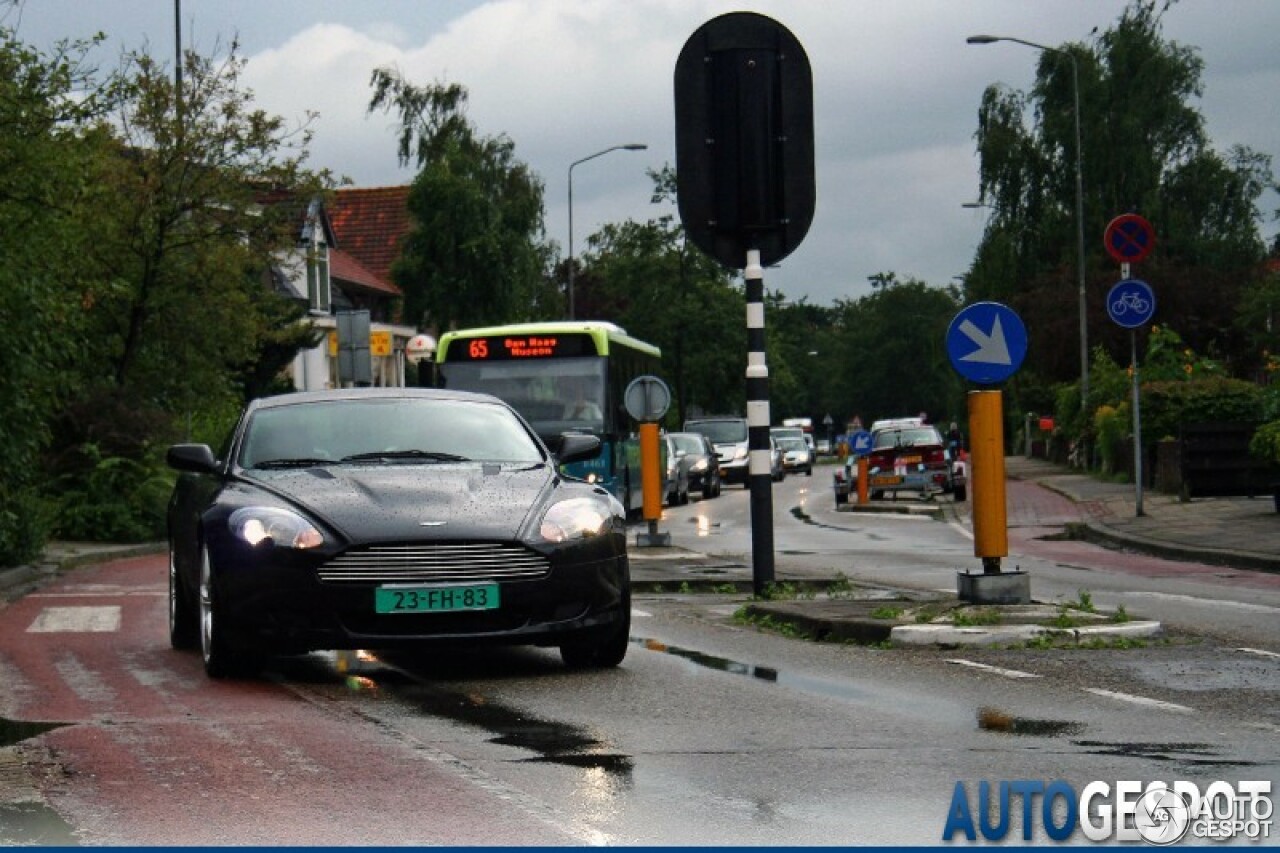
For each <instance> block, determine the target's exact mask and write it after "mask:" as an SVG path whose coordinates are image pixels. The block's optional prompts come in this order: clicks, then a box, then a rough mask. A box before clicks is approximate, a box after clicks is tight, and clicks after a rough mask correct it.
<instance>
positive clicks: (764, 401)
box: [743, 249, 774, 596]
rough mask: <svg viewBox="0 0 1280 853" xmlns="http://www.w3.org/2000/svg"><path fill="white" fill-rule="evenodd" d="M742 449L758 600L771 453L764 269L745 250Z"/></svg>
mask: <svg viewBox="0 0 1280 853" xmlns="http://www.w3.org/2000/svg"><path fill="white" fill-rule="evenodd" d="M743 281H744V283H745V285H746V295H747V449H748V450H749V451H750V454H751V455H750V458H749V460H748V462H749V466H748V469H747V470H748V476H749V477H750V480H749V483H750V486H751V556H752V562H751V578H752V589H753V591H754V592H755V594H756V595H758V596H763V595H764V594H765V593H766V592H768V586H769V585H770V584H772V583H773V577H774V575H773V452H772V449H771V448H770V446H769V424H770V421H771V419H770V415H769V365H768V364H767V363H766V361H765V338H764V267H763V266H762V265H761V264H760V251H759V250H758V249H748V250H747V265H746V267H744V268H743Z"/></svg>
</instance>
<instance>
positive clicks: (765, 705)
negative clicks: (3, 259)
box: [0, 470, 1280, 845]
mask: <svg viewBox="0 0 1280 853" xmlns="http://www.w3.org/2000/svg"><path fill="white" fill-rule="evenodd" d="M826 485H827V481H826V479H825V478H824V477H823V476H822V473H821V470H820V471H819V473H815V475H814V477H812V478H803V477H789V478H788V479H787V481H786V482H784V483H783V484H780V486H779V488H778V489H777V491H776V493H775V494H776V495H777V496H778V498H779V500H778V501H777V502H776V503H775V517H776V518H777V519H778V526H777V529H776V531H775V533H776V544H777V548H778V555H779V556H778V562H779V566H780V567H782V568H783V569H784V570H788V571H789V570H791V569H790V567H793V566H801V565H803V566H808V567H810V568H811V569H813V570H814V571H822V572H829V571H831V570H837V571H841V572H843V573H845V574H846V575H849V576H851V577H854V578H863V579H868V580H876V581H879V582H884V581H886V580H887V579H890V580H896V581H898V582H901V583H907V584H910V585H915V586H918V587H920V588H924V589H928V588H948V587H952V584H953V582H954V581H953V579H954V573H955V571H956V570H957V568H959V567H962V566H963V565H964V563H965V561H967V560H972V546H971V543H970V542H969V541H968V540H967V538H966V537H965V535H964V533H963V530H962V525H960V526H953V525H951V524H949V523H947V522H945V521H936V520H916V519H901V518H893V519H890V518H878V519H871V518H867V519H862V518H858V519H851V518H846V517H844V516H845V514H840V516H835V515H834V513H832V517H831V518H827V516H826V515H825V514H824V513H825V511H824V510H821V509H820V508H819V506H818V502H819V501H820V500H821V501H825V500H826V499H827V498H828V497H829V496H828V495H827V494H826V492H825V487H826ZM804 501H812V503H811V504H810V505H809V509H808V510H806V511H802V512H799V513H793V512H792V509H794V508H795V507H798V506H804V505H805V504H804ZM712 509H714V514H713V513H712V512H711V511H712ZM713 516H714V517H713ZM805 516H807V520H806V518H805ZM698 517H702V518H704V519H705V521H703V522H701V523H699V522H697V521H693V520H690V519H696V518H698ZM793 521H794V525H793V524H792V522H793ZM663 523H664V524H666V525H669V526H670V527H671V528H672V530H673V532H674V531H676V530H678V531H680V532H679V533H678V534H677V535H678V536H679V537H680V538H681V539H688V540H689V542H690V543H691V544H690V547H692V546H693V545H697V544H698V543H699V542H701V543H703V544H701V545H699V546H698V547H702V548H704V549H705V550H708V551H714V553H716V554H717V555H718V559H720V560H723V561H724V562H726V563H728V562H733V561H738V562H741V561H743V560H745V561H746V562H747V564H749V562H750V547H749V543H750V529H749V523H747V522H746V501H745V499H744V496H743V495H742V494H740V493H739V494H734V493H732V492H730V491H726V492H725V494H724V496H722V497H721V498H719V499H717V500H715V501H710V502H708V504H707V506H705V507H701V508H700V507H699V504H698V502H697V501H695V502H694V503H692V504H690V505H689V506H687V507H681V508H676V509H674V510H672V511H671V512H670V513H669V516H668V518H667V519H665V520H664V522H663ZM841 525H845V527H841ZM700 530H702V531H703V535H700V533H699V531H700ZM851 531H852V532H851ZM707 543H716V544H714V545H709V544H707ZM1055 547H1056V545H1055ZM1080 554H1086V552H1080ZM1075 556H1080V555H1079V554H1076V555H1075ZM1086 556H1087V554H1086ZM1036 559H1043V560H1044V562H1045V563H1046V564H1048V563H1056V561H1055V560H1052V559H1050V558H1036ZM958 564H959V565H958ZM1087 568H1088V570H1089V571H1090V572H1093V573H1098V574H1099V575H1106V576H1108V577H1111V576H1112V575H1115V574H1118V575H1119V576H1120V577H1121V578H1123V579H1124V580H1125V584H1121V585H1123V586H1132V585H1133V584H1136V583H1157V582H1159V583H1164V582H1168V581H1170V579H1168V578H1165V579H1160V578H1152V577H1148V576H1146V575H1144V574H1142V573H1140V572H1131V573H1126V572H1123V571H1120V570H1119V569H1116V570H1114V571H1107V570H1105V569H1097V568H1092V567H1087ZM1063 571H1065V572H1067V573H1068V574H1067V575H1066V576H1065V577H1066V578H1067V580H1061V581H1054V582H1055V583H1059V584H1061V585H1062V587H1063V588H1064V589H1068V590H1070V591H1071V592H1072V593H1073V594H1074V588H1073V587H1070V585H1069V580H1070V578H1071V577H1072V576H1071V574H1070V572H1073V571H1076V569H1071V568H1065V569H1063ZM1046 573H1047V570H1046ZM1175 580H1176V579H1175ZM163 582H164V563H163V558H162V557H160V558H143V559H139V560H133V561H123V562H120V563H115V564H109V565H106V566H102V567H95V568H93V569H89V570H82V571H77V572H74V573H71V574H69V575H66V576H64V577H63V578H61V579H59V581H58V582H57V584H56V585H54V586H52V587H49V588H46V589H43V590H41V591H40V592H39V593H38V594H35V595H31V596H28V597H26V598H24V599H22V600H20V601H18V602H15V603H13V604H11V605H9V606H8V607H7V608H4V609H0V676H2V677H0V716H3V717H4V718H5V719H6V720H8V721H10V722H9V723H8V724H4V725H0V740H2V742H0V841H4V842H6V843H20V842H26V841H30V840H31V839H32V838H37V837H39V838H42V839H43V843H85V844H104V843H110V844H117V843H149V844H192V843H221V844H240V843H272V844H296V843H304V844H317V843H327V844H344V843H355V844H391V843H418V844H423V843H432V844H471V843H479V844H556V845H595V844H627V845H630V844H655V845H671V844H742V845H746V844H751V845H783V844H822V845H830V844H838V845H845V844H849V845H852V844H935V843H938V842H939V841H940V840H941V832H942V828H943V826H944V824H945V820H946V816H947V810H948V806H949V804H950V802H951V796H952V793H953V790H954V788H955V785H956V783H957V782H964V783H966V785H968V787H969V788H970V789H973V788H976V786H977V783H978V782H979V781H980V780H991V781H997V780H1002V779H1042V780H1052V779H1063V780H1066V781H1067V782H1068V783H1069V784H1071V785H1072V786H1074V788H1075V790H1076V791H1079V790H1080V789H1081V788H1082V787H1083V786H1084V784H1086V783H1087V782H1089V781H1094V780H1111V781H1115V780H1121V779H1141V780H1151V779H1165V780H1175V779H1179V780H1190V781H1194V782H1196V783H1197V784H1200V785H1201V786H1202V787H1203V786H1205V785H1207V784H1208V783H1209V782H1210V781H1214V780H1218V779H1224V780H1240V779H1264V780H1270V781H1271V782H1272V784H1273V785H1277V784H1278V783H1280V746H1277V744H1280V738H1277V737H1276V735H1277V733H1280V701H1277V700H1280V657H1275V656H1269V655H1268V654H1266V652H1267V651H1271V653H1272V655H1274V654H1275V652H1276V651H1280V650H1278V649H1276V648H1275V647H1274V646H1272V647H1269V648H1257V649H1254V650H1253V651H1242V650H1241V648H1242V645H1240V644H1233V643H1231V642H1226V641H1224V640H1223V639H1221V638H1218V637H1213V636H1205V635H1202V634H1199V633H1195V632H1186V631H1181V630H1177V631H1174V632H1171V634H1170V636H1169V638H1168V639H1167V640H1165V641H1163V642H1160V643H1157V644H1152V645H1148V646H1144V647H1141V648H1115V649H1093V650H1081V649H1071V650H1062V649H1057V650H1054V649H1048V650H1045V649H1016V650H1011V649H989V650H983V649H963V650H959V649H952V650H943V649H918V650H889V649H877V648H867V647H861V646H852V645H835V644H816V643H812V642H809V641H806V640H802V639H796V638H791V637H787V636H784V635H781V634H779V633H776V632H772V631H768V630H760V629H759V628H757V627H753V626H749V625H745V624H742V623H740V622H738V621H736V620H735V618H734V613H735V611H736V610H737V608H738V607H739V606H740V605H741V604H742V603H743V601H744V600H745V596H744V595H742V594H735V595H730V594H714V593H701V594H682V593H680V592H677V591H671V592H667V593H662V594H645V595H640V596H637V598H636V600H635V606H634V610H635V612H634V620H633V631H632V634H633V643H632V647H631V650H630V652H629V654H628V657H627V659H626V661H625V662H624V664H623V666H622V667H621V668H619V669H617V670H613V671H608V672H599V673H571V672H567V671H566V670H564V668H563V667H562V666H561V664H560V662H559V658H558V655H556V654H554V653H553V652H551V651H548V650H538V649H512V650H495V651H488V652H484V653H475V654H466V655H458V654H450V655H379V654H376V653H374V654H372V655H363V656H356V655H351V654H342V655H338V654H324V653H320V654H313V655H309V656H306V657H301V658H286V659H281V660H279V661H276V662H274V663H273V665H272V666H271V668H270V669H269V670H268V672H267V673H266V675H265V677H264V678H262V679H259V680H255V681H251V682H227V683H214V682H209V681H207V680H206V679H204V677H203V675H202V674H201V672H200V670H199V662H198V660H197V659H196V658H195V657H194V656H193V655H190V654H185V653H179V652H174V651H172V650H171V649H169V648H168V646H167V642H166V637H165V633H164V597H163ZM1046 582H1048V581H1047V579H1046ZM1179 582H1183V583H1189V584H1207V583H1210V582H1209V581H1207V580H1206V579H1204V578H1199V579H1197V578H1195V577H1194V576H1193V577H1191V578H1189V579H1181V580H1180V581H1179ZM1216 582H1217V584H1218V586H1220V587H1221V588H1222V589H1224V590H1225V592H1224V593H1223V594H1224V595H1231V596H1237V597H1241V596H1243V595H1245V594H1244V593H1239V589H1240V588H1241V587H1240V584H1241V583H1242V582H1243V581H1239V580H1236V581H1233V580H1232V579H1229V578H1228V579H1216ZM1117 583H1118V584H1119V582H1118V581H1117ZM952 588H953V587H952ZM1098 589H1099V590H1102V589H1103V588H1102V587H1101V586H1098ZM1100 594H1105V595H1112V594H1116V595H1119V594H1120V592H1115V593H1112V592H1110V591H1105V592H1101V593H1100ZM1248 594H1249V595H1252V596H1253V597H1254V603H1259V602H1264V601H1270V599H1268V598H1266V596H1269V595H1271V593H1270V592H1268V591H1267V589H1266V588H1262V589H1261V592H1258V591H1254V592H1252V593H1248ZM1245 603H1248V602H1245ZM68 605H74V606H84V607H118V608H120V613H121V619H120V624H119V626H118V629H117V630H115V631H103V632H99V633H94V634H91V635H89V634H76V635H56V634H38V633H37V634H33V633H31V632H30V631H29V630H28V628H29V626H30V625H32V624H33V623H34V620H35V619H36V618H37V617H38V615H39V613H40V612H41V611H42V610H44V609H46V608H49V607H55V606H68ZM1259 606H1269V605H1268V604H1265V603H1261V604H1259ZM1199 612H1200V611H1199V610H1194V611H1193V615H1194V614H1198V613H1199ZM1195 618H1197V619H1199V618H1202V617H1201V616H1195ZM1260 645H1261V644H1260ZM10 756H17V757H18V758H20V759H21V762H22V764H21V773H19V772H18V771H13V770H12V769H10V772H8V773H6V772H5V768H6V767H9V768H12V767H13V761H12V759H11V758H10ZM40 833H45V835H43V836H40V835H39V834H40ZM1036 838H1037V839H1038V840H1041V841H1043V840H1045V839H1044V836H1043V834H1041V833H1040V832H1039V830H1037V836H1036ZM1014 840H1020V837H1018V836H1016V830H1015V839H1014Z"/></svg>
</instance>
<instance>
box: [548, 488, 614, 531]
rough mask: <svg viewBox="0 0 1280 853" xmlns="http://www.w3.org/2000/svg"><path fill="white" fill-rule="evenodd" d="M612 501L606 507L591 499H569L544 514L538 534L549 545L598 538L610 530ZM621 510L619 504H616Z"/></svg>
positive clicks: (600, 502)
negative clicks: (550, 543) (549, 543)
mask: <svg viewBox="0 0 1280 853" xmlns="http://www.w3.org/2000/svg"><path fill="white" fill-rule="evenodd" d="M613 503H616V501H611V503H610V504H609V505H606V504H605V503H603V502H602V501H599V500H596V499H593V498H570V499H569V500H567V501H561V502H560V503H558V504H555V505H554V506H552V507H551V509H549V510H547V514H546V515H545V516H543V517H542V525H541V527H539V528H538V532H539V533H540V534H541V535H542V538H543V539H546V540H547V541H548V542H569V541H571V540H574V539H589V538H590V537H592V536H599V535H600V534H601V533H604V532H605V530H607V529H608V527H609V520H610V510H611V509H612V504H613ZM618 508H619V509H621V504H618Z"/></svg>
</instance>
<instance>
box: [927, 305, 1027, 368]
mask: <svg viewBox="0 0 1280 853" xmlns="http://www.w3.org/2000/svg"><path fill="white" fill-rule="evenodd" d="M947 355H948V356H949V357H950V358H951V366H952V367H954V368H955V369H956V372H957V373H959V374H960V375H961V376H963V377H964V378H965V379H968V380H969V381H970V382H978V383H981V384H984V385H991V384H994V383H996V382H1003V381H1004V380H1006V379H1008V378H1009V377H1010V376H1012V375H1013V374H1014V373H1016V372H1017V370H1018V368H1019V367H1021V366H1022V360H1023V359H1024V358H1026V355H1027V327H1026V326H1024V325H1023V324H1022V318H1021V317H1019V316H1018V315H1017V314H1015V313H1014V311H1013V309H1011V308H1009V307H1007V306H1005V305H1001V304H1000V303H999V302H975V303H974V304H973V305H969V306H966V307H965V308H963V309H962V310H961V311H960V313H959V314H956V316H955V318H954V319H952V321H951V326H950V328H948V329H947Z"/></svg>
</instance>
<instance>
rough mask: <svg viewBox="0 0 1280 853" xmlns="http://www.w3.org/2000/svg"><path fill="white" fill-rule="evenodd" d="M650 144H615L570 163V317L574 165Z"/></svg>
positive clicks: (636, 149)
mask: <svg viewBox="0 0 1280 853" xmlns="http://www.w3.org/2000/svg"><path fill="white" fill-rule="evenodd" d="M648 147H649V146H648V145H642V144H640V143H637V142H632V143H629V144H627V145H614V146H611V147H609V148H606V149H604V150H603V151H597V152H596V153H594V154H588V155H587V156H586V157H583V158H582V159H581V160H574V161H573V162H572V163H570V164H569V319H570V320H572V319H573V167H574V166H577V165H578V164H579V163H585V162H587V161H588V160H594V159H595V158H597V157H603V156H604V155H605V154H608V153H609V152H610V151H643V150H645V149H646V148H648Z"/></svg>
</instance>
